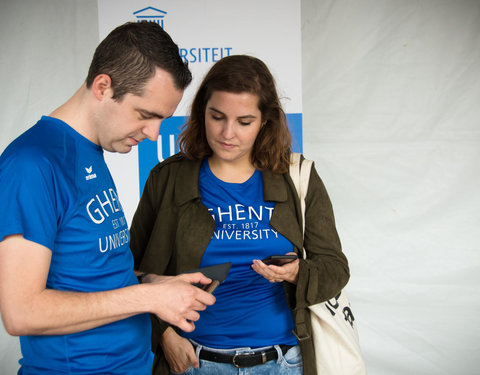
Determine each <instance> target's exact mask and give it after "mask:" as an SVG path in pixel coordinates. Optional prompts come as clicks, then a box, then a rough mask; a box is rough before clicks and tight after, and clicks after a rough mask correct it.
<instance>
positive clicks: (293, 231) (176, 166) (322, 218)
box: [131, 155, 349, 375]
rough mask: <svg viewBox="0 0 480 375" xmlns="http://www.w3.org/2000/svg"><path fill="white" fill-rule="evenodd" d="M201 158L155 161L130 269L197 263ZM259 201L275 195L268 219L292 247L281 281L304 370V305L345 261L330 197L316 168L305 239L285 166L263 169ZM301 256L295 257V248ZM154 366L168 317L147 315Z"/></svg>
mask: <svg viewBox="0 0 480 375" xmlns="http://www.w3.org/2000/svg"><path fill="white" fill-rule="evenodd" d="M200 166H201V161H191V160H187V159H184V158H183V157H182V156H180V155H174V156H172V157H171V158H169V159H167V160H165V161H163V162H162V163H160V164H158V165H157V166H155V167H154V168H153V169H152V171H151V172H150V175H149V177H148V180H147V182H146V184H145V188H144V191H143V194H142V197H141V199H140V203H139V205H138V208H137V211H136V213H135V215H134V218H133V221H132V226H131V249H132V252H133V255H134V260H135V269H137V270H139V271H143V272H147V273H156V274H164V275H176V274H178V273H181V272H183V271H188V270H191V269H195V268H198V267H199V265H200V262H201V260H202V256H203V253H204V251H205V249H206V248H207V246H208V243H209V242H210V239H211V237H212V235H213V232H214V229H215V222H214V220H213V218H212V216H211V214H210V213H209V212H208V210H207V208H206V207H205V206H204V205H203V204H202V202H201V198H200V193H199V187H198V178H199V172H200ZM262 176H263V184H264V199H265V201H273V202H275V208H274V210H273V214H272V217H271V219H270V224H271V226H272V227H273V228H274V229H275V230H276V231H278V232H279V233H281V234H282V235H284V236H285V237H286V238H287V239H289V240H290V241H291V242H292V243H293V245H294V246H295V251H296V252H297V253H298V254H299V258H300V265H299V267H300V268H299V274H298V282H297V284H296V285H294V284H290V283H287V282H285V283H284V287H285V292H286V298H287V302H288V304H289V306H290V308H291V310H292V313H293V317H294V320H295V326H296V327H295V332H294V333H295V335H296V336H297V338H298V339H299V344H300V347H301V350H302V356H303V365H304V374H307V375H309V374H315V373H316V369H315V361H314V358H315V356H314V351H313V344H312V340H311V338H310V332H311V325H310V315H309V310H308V308H307V307H308V306H309V305H312V304H315V303H318V302H322V301H326V300H328V299H330V298H332V297H334V296H335V295H337V294H338V292H339V291H340V290H341V289H342V288H343V287H344V286H345V285H346V283H347V281H348V279H349V268H348V262H347V259H346V257H345V256H344V254H343V253H342V250H341V245H340V240H339V238H338V235H337V231H336V229H335V221H334V216H333V211H332V205H331V203H330V199H329V197H328V194H327V191H326V190H325V187H324V185H323V183H322V181H321V180H320V177H319V176H318V174H317V172H316V171H315V168H313V167H312V173H311V177H310V182H309V188H308V193H307V197H306V219H305V223H306V225H305V228H306V229H305V240H303V236H302V230H301V228H302V223H301V221H302V214H301V209H300V204H299V199H298V196H297V194H296V191H295V187H294V185H293V183H292V180H291V178H290V176H289V174H288V173H287V174H284V175H275V174H273V173H272V172H271V171H269V170H266V171H264V172H262ZM303 248H305V249H306V252H307V259H306V260H303V258H302V249H303ZM152 324H153V327H152V329H153V334H152V351H153V352H154V353H155V361H154V370H153V373H154V374H168V373H169V370H168V364H167V363H166V360H165V358H164V356H163V352H162V349H161V346H160V344H159V339H160V337H161V335H162V333H163V331H164V330H165V329H166V327H167V325H166V324H165V323H164V322H161V321H160V320H159V319H158V318H156V317H152Z"/></svg>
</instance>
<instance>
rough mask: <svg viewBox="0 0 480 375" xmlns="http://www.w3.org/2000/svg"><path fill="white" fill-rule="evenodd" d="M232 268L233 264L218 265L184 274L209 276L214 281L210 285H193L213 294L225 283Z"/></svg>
mask: <svg viewBox="0 0 480 375" xmlns="http://www.w3.org/2000/svg"><path fill="white" fill-rule="evenodd" d="M231 266H232V262H227V263H221V264H216V265H214V266H208V267H202V268H197V269H195V270H190V271H186V272H183V273H194V272H201V273H203V274H204V275H205V276H207V277H208V278H209V279H212V280H213V281H212V282H211V283H210V284H208V285H203V284H193V285H195V286H196V287H199V288H201V289H203V290H205V291H206V292H208V293H213V291H214V290H215V289H217V287H218V286H219V285H220V284H221V283H223V282H224V281H225V279H226V278H227V275H228V272H229V271H230V267H231Z"/></svg>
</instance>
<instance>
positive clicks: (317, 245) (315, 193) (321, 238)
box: [296, 165, 350, 308]
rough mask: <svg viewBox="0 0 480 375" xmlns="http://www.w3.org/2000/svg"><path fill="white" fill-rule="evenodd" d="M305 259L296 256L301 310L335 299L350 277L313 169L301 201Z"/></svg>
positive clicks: (325, 195)
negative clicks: (304, 195)
mask: <svg viewBox="0 0 480 375" xmlns="http://www.w3.org/2000/svg"><path fill="white" fill-rule="evenodd" d="M305 203H306V204H305V205H306V208H305V234H304V242H303V246H304V249H305V251H306V254H307V257H306V259H305V260H304V259H302V256H300V267H299V277H298V282H297V287H296V307H297V308H304V307H307V306H309V305H313V304H316V303H319V302H322V301H326V300H328V299H330V298H333V297H334V296H336V295H337V294H338V293H339V292H340V291H341V290H342V288H343V287H344V286H345V285H346V284H347V282H348V279H349V277H350V274H349V268H348V261H347V258H346V257H345V255H344V254H343V253H342V247H341V244H340V239H339V237H338V233H337V229H336V227H335V219H334V215H333V209H332V204H331V202H330V198H329V196H328V193H327V190H326V189H325V186H324V184H323V182H322V180H321V179H320V177H319V175H318V173H317V171H316V170H315V167H314V165H312V170H311V174H310V181H309V185H308V191H307V196H306V199H305Z"/></svg>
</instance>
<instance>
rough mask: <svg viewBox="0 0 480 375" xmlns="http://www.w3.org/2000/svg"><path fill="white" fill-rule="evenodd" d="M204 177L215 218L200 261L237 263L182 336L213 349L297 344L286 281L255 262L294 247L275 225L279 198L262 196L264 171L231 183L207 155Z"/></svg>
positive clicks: (204, 263)
mask: <svg viewBox="0 0 480 375" xmlns="http://www.w3.org/2000/svg"><path fill="white" fill-rule="evenodd" d="M199 180H200V195H201V197H202V203H203V204H204V205H205V206H206V207H207V208H208V210H209V212H210V213H211V214H212V217H213V218H214V220H215V231H214V233H213V237H212V239H211V241H210V243H209V245H208V247H207V249H206V250H205V253H204V255H203V258H202V262H201V266H202V267H206V266H211V265H215V264H219V263H224V262H232V267H231V269H230V272H229V274H228V276H227V279H226V280H225V282H224V283H223V284H221V285H220V286H219V287H218V288H217V289H216V290H215V292H214V294H215V297H216V299H217V300H216V302H215V304H214V305H213V306H209V307H208V309H206V310H205V311H202V312H200V320H198V321H197V322H195V327H196V328H195V330H194V331H193V332H191V333H182V335H183V336H184V337H188V338H191V339H193V340H195V341H197V342H198V343H200V344H202V345H205V346H209V347H214V348H237V347H262V346H269V345H276V344H287V345H296V344H297V340H296V338H295V336H294V335H293V333H292V330H293V329H294V322H293V317H292V313H291V311H290V308H289V307H288V305H287V302H286V299H285V291H284V289H283V285H282V283H271V282H269V281H268V280H266V279H265V278H264V277H263V276H260V275H259V274H257V273H256V272H255V271H253V270H252V268H251V267H250V266H251V265H252V261H253V259H263V258H265V257H267V256H269V255H275V254H285V253H288V252H290V251H292V250H293V244H292V243H291V242H290V241H289V240H287V239H286V238H285V237H284V236H282V235H281V234H280V233H278V232H276V231H275V230H274V229H273V228H272V227H271V226H270V218H271V215H272V212H273V209H274V206H275V203H274V202H266V201H265V200H264V199H263V179H262V174H261V172H260V171H258V170H257V171H255V173H254V174H253V175H252V177H250V179H248V180H247V181H246V182H244V183H241V184H235V183H227V182H224V181H221V180H220V179H218V178H217V177H216V176H215V175H214V174H213V173H212V171H211V170H210V168H209V166H208V162H207V161H206V160H205V161H204V162H203V163H202V166H201V169H200V177H199Z"/></svg>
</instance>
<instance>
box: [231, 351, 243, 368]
mask: <svg viewBox="0 0 480 375" xmlns="http://www.w3.org/2000/svg"><path fill="white" fill-rule="evenodd" d="M239 355H241V354H235V355H234V356H233V359H232V364H233V366H235V367H236V368H242V367H240V365H237V363H236V362H235V359H236V358H237V357H238V356H239Z"/></svg>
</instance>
